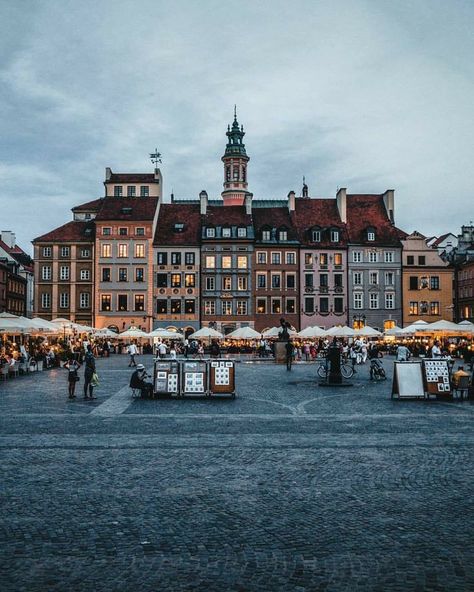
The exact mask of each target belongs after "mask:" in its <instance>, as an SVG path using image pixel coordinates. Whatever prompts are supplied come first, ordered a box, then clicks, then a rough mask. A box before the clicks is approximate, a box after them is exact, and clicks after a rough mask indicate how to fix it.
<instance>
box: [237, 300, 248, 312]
mask: <svg viewBox="0 0 474 592" xmlns="http://www.w3.org/2000/svg"><path fill="white" fill-rule="evenodd" d="M237 314H238V315H246V314H247V301H246V300H237Z"/></svg>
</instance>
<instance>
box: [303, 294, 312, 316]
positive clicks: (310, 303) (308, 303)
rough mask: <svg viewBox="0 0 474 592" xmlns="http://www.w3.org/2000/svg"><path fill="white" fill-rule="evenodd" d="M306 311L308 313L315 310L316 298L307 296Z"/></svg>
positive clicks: (305, 300)
mask: <svg viewBox="0 0 474 592" xmlns="http://www.w3.org/2000/svg"><path fill="white" fill-rule="evenodd" d="M304 311H305V313H306V314H311V313H313V312H314V298H312V297H308V296H306V297H305V299H304Z"/></svg>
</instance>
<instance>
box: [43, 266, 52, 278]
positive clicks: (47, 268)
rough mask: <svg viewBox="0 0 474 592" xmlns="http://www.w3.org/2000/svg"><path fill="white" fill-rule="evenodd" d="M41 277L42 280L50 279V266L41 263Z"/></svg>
mask: <svg viewBox="0 0 474 592" xmlns="http://www.w3.org/2000/svg"><path fill="white" fill-rule="evenodd" d="M41 279H42V280H50V279H51V266H49V265H43V267H42V268H41Z"/></svg>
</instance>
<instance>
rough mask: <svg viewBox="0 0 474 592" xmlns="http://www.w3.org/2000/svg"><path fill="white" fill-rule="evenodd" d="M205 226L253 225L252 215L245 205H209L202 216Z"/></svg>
mask: <svg viewBox="0 0 474 592" xmlns="http://www.w3.org/2000/svg"><path fill="white" fill-rule="evenodd" d="M202 225H203V226H252V216H250V215H249V214H247V213H246V211H245V206H208V208H207V213H206V214H205V215H204V216H202Z"/></svg>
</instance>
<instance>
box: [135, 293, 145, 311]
mask: <svg viewBox="0 0 474 592" xmlns="http://www.w3.org/2000/svg"><path fill="white" fill-rule="evenodd" d="M134 310H135V311H136V312H141V311H143V310H145V296H144V295H143V294H135V297H134Z"/></svg>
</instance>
